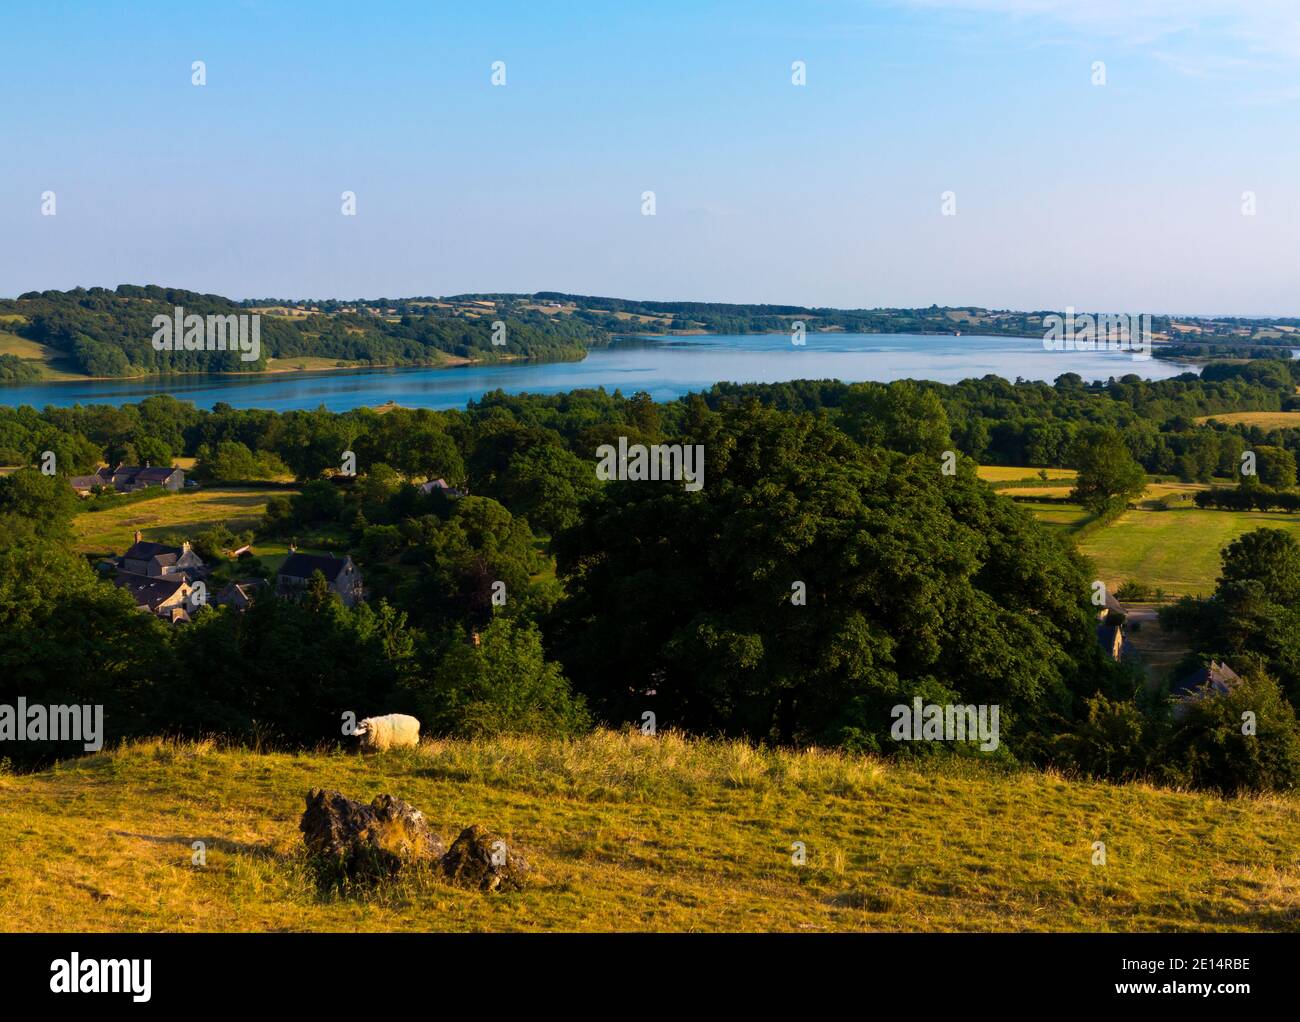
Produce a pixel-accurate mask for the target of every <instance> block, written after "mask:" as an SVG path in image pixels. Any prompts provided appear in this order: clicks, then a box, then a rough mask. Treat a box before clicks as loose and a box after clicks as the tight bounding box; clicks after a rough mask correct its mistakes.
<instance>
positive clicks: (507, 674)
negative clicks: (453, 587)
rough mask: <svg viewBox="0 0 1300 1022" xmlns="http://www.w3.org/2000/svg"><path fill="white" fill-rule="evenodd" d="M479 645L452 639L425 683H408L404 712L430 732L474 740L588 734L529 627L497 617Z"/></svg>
mask: <svg viewBox="0 0 1300 1022" xmlns="http://www.w3.org/2000/svg"><path fill="white" fill-rule="evenodd" d="M478 639H479V644H478V645H474V644H473V643H472V642H470V641H466V639H465V638H461V637H458V638H457V639H455V640H453V641H452V642H450V643H449V644H448V646H447V648H446V650H445V651H444V652H443V655H442V657H441V658H440V659H439V661H438V664H437V666H436V669H435V671H434V676H433V678H432V679H430V680H427V681H425V680H422V681H416V682H410V683H408V684H407V686H406V695H407V698H408V701H409V703H410V705H411V708H412V710H413V712H414V713H415V715H416V716H417V717H419V718H420V721H421V722H422V723H423V724H424V725H425V727H426V728H427V729H428V730H429V731H431V732H432V733H434V734H444V735H448V734H449V735H461V736H466V737H474V736H478V735H499V734H524V733H537V734H548V735H557V734H558V735H568V734H576V733H578V732H580V731H585V730H587V729H588V728H590V726H591V721H590V718H589V716H588V714H587V709H586V705H585V703H584V702H583V699H582V697H581V696H575V695H574V694H573V693H572V692H571V691H570V688H569V682H568V681H567V679H566V678H565V677H564V675H563V674H562V673H560V666H559V664H557V663H554V662H553V661H548V660H547V659H546V658H545V655H544V654H543V652H542V637H541V633H540V632H539V631H538V630H537V628H536V626H534V625H532V624H515V623H513V622H512V621H511V620H510V619H509V618H505V617H499V618H496V619H495V620H494V621H493V622H492V623H491V624H490V625H488V626H487V628H486V629H484V631H483V632H482V634H481V635H479V636H478Z"/></svg>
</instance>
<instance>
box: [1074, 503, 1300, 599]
mask: <svg viewBox="0 0 1300 1022" xmlns="http://www.w3.org/2000/svg"><path fill="white" fill-rule="evenodd" d="M1263 527H1269V528H1274V529H1286V530H1287V531H1289V532H1292V533H1294V534H1295V536H1296V538H1297V539H1300V515H1293V514H1292V515H1288V514H1285V513H1283V512H1249V511H1248V512H1242V511H1211V510H1200V509H1198V508H1190V507H1189V508H1177V509H1175V510H1171V511H1127V512H1125V513H1124V514H1122V515H1120V517H1119V518H1117V519H1116V520H1115V521H1114V522H1112V523H1111V524H1110V525H1107V526H1106V527H1105V528H1103V529H1099V530H1098V531H1096V532H1094V533H1092V534H1091V535H1089V536H1087V537H1085V538H1084V539H1083V540H1082V541H1081V542H1080V543H1079V550H1080V551H1081V552H1082V553H1084V554H1086V555H1087V556H1088V557H1091V558H1092V560H1093V562H1094V563H1095V564H1096V566H1097V577H1098V578H1100V579H1101V580H1102V581H1103V582H1105V583H1106V584H1107V585H1108V586H1118V585H1119V584H1120V583H1121V582H1125V581H1129V580H1137V581H1139V582H1145V583H1147V584H1149V585H1152V586H1158V587H1160V588H1162V589H1164V590H1165V591H1166V592H1167V593H1171V594H1174V595H1185V594H1192V595H1206V594H1208V593H1210V592H1212V591H1213V589H1214V585H1215V580H1216V579H1217V578H1218V576H1219V566H1220V560H1219V554H1220V552H1221V551H1222V550H1223V548H1224V547H1225V546H1227V545H1228V544H1229V543H1230V542H1232V541H1233V540H1234V539H1236V538H1237V537H1238V536H1240V535H1242V534H1243V533H1247V532H1250V531H1252V530H1254V529H1258V528H1263Z"/></svg>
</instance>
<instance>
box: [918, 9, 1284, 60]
mask: <svg viewBox="0 0 1300 1022" xmlns="http://www.w3.org/2000/svg"><path fill="white" fill-rule="evenodd" d="M899 2H901V3H903V4H904V5H905V6H909V7H912V8H921V9H929V10H947V11H962V12H967V13H974V14H992V15H1002V16H1004V17H1006V18H1007V19H1009V20H1011V21H1013V22H1015V23H1018V24H1019V25H1020V26H1021V27H1025V28H1028V27H1034V28H1038V29H1042V30H1052V31H1059V30H1060V29H1061V28H1064V29H1067V30H1069V31H1071V32H1073V33H1074V34H1076V35H1078V36H1080V37H1083V38H1086V39H1091V40H1097V41H1101V42H1109V43H1115V44H1118V45H1123V46H1133V47H1142V48H1148V49H1152V50H1157V51H1158V52H1159V54H1160V55H1161V59H1162V60H1164V61H1165V62H1166V63H1169V64H1170V65H1171V66H1174V67H1177V68H1178V69H1179V70H1182V71H1184V72H1185V73H1188V74H1198V75H1203V74H1206V73H1217V72H1223V71H1228V70H1246V69H1248V68H1252V67H1259V68H1270V69H1277V68H1279V67H1281V66H1284V64H1286V63H1290V62H1292V61H1300V3H1297V0H899Z"/></svg>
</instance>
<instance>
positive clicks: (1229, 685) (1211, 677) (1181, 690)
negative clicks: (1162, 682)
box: [1173, 660, 1241, 696]
mask: <svg viewBox="0 0 1300 1022" xmlns="http://www.w3.org/2000/svg"><path fill="white" fill-rule="evenodd" d="M1240 684H1241V677H1240V676H1239V675H1238V674H1237V672H1236V671H1234V670H1233V669H1232V668H1231V667H1229V666H1228V665H1227V664H1221V663H1218V662H1216V661H1214V660H1211V661H1210V662H1209V663H1208V664H1207V665H1206V666H1204V667H1202V668H1201V669H1200V670H1199V671H1196V672H1195V673H1193V674H1189V675H1187V677H1185V678H1182V679H1180V680H1179V681H1177V682H1175V683H1174V686H1173V694H1174V695H1181V696H1187V695H1190V694H1192V693H1194V692H1196V691H1197V690H1198V689H1205V688H1207V687H1208V689H1209V690H1211V691H1214V692H1217V693H1219V694H1220V695H1222V694H1223V693H1226V692H1230V691H1231V690H1232V689H1234V688H1236V687H1237V686H1238V685H1240Z"/></svg>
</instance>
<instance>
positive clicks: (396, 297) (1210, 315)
mask: <svg viewBox="0 0 1300 1022" xmlns="http://www.w3.org/2000/svg"><path fill="white" fill-rule="evenodd" d="M119 287H160V288H164V289H166V290H168V291H189V292H192V293H194V294H201V295H213V296H215V297H218V298H226V299H228V300H230V301H232V302H251V301H256V300H258V299H264V300H271V301H281V302H288V303H293V304H303V303H308V302H345V303H346V302H377V301H379V299H381V298H384V299H388V300H391V301H410V300H411V299H415V298H438V299H443V300H446V299H449V298H459V297H463V296H466V295H503V296H507V297H519V296H532V295H538V294H562V295H571V296H573V297H577V298H613V299H617V300H619V301H627V302H662V303H681V302H691V303H696V304H700V305H744V306H786V307H794V308H801V309H831V310H834V311H836V312H877V311H884V310H889V309H929V308H939V309H982V310H984V311H985V312H1024V313H1041V312H1048V313H1059V312H1064V311H1065V307H1064V306H1062V307H1060V308H1051V307H1046V306H1045V307H1042V308H1029V307H1027V306H1025V307H1019V306H1014V305H984V304H979V303H972V302H964V303H961V304H955V305H954V304H944V303H940V302H926V303H924V304H921V305H897V304H895V305H812V304H809V303H807V302H781V301H771V300H763V301H738V300H735V299H729V298H682V297H671V298H648V297H645V296H644V295H627V294H601V293H599V292H596V291H573V290H568V289H564V288H555V287H542V288H537V289H536V290H534V291H502V290H499V289H498V290H491V289H484V288H480V289H478V290H473V291H456V292H447V293H442V294H440V293H437V292H433V291H420V292H411V293H409V294H400V293H398V292H395V291H392V292H387V293H382V294H376V295H346V296H335V295H312V296H310V297H292V296H287V295H267V294H250V295H244V296H239V295H234V294H226V293H223V292H221V291H211V290H207V289H205V288H199V287H183V286H180V285H177V284H159V283H147V284H140V283H135V282H133V281H122V282H121V283H119V284H113V285H108V284H74V285H72V286H71V287H63V288H53V287H51V288H28V289H27V290H25V291H23V292H21V294H29V293H31V292H38V293H39V292H41V291H59V292H62V293H65V294H66V293H68V292H70V291H75V290H76V289H77V288H81V289H82V290H84V291H90V290H93V289H94V288H102V289H103V290H105V291H116V290H117V289H118V288H119ZM19 300H20V295H19V294H9V295H0V301H10V302H12V301H19ZM1074 309H1075V312H1078V313H1117V312H1129V313H1138V314H1149V315H1152V316H1165V317H1168V318H1171V319H1176V318H1183V319H1246V320H1283V319H1300V312H1295V313H1282V314H1277V315H1264V314H1251V313H1242V312H1217V313H1215V312H1166V311H1161V310H1158V309H1124V310H1121V309H1107V308H1102V307H1100V306H1096V307H1092V308H1082V307H1079V306H1075V307H1074ZM637 332H638V333H646V331H644V330H642V331H637ZM868 332H869V331H868Z"/></svg>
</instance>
